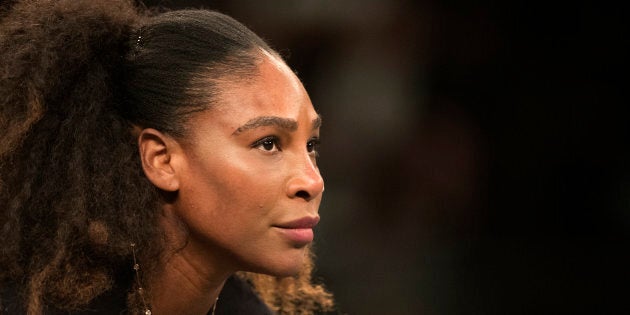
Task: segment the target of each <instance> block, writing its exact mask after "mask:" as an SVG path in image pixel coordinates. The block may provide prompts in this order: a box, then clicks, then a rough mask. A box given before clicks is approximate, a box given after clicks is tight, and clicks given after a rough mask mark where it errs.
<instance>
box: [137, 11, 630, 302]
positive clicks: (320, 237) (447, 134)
mask: <svg viewBox="0 0 630 315" xmlns="http://www.w3.org/2000/svg"><path fill="white" fill-rule="evenodd" d="M145 3H146V4H148V5H152V4H156V3H161V4H162V5H163V6H165V7H168V8H184V7H196V8H200V7H204V8H209V9H216V10H219V11H222V12H224V13H227V14H229V15H232V16H233V17H235V18H236V19H238V20H239V21H241V22H243V23H244V24H246V25H248V26H249V27H250V28H252V29H253V30H254V31H255V32H256V33H258V34H259V35H261V36H262V37H264V38H265V39H267V40H268V41H269V42H270V43H271V45H272V46H273V47H275V48H276V49H277V50H278V51H280V52H281V53H282V54H283V55H284V56H286V59H287V62H288V64H289V65H290V66H291V67H292V68H294V69H295V70H296V71H297V73H298V75H299V76H300V78H301V79H302V80H303V82H304V85H305V86H306V88H307V90H308V91H309V93H310V94H311V98H312V101H313V103H314V104H315V107H316V108H317V109H318V111H319V112H320V113H321V115H322V116H323V118H324V126H323V129H322V136H323V147H322V150H321V153H322V156H321V158H320V168H321V170H322V172H323V175H324V177H325V180H326V193H325V196H324V201H323V204H322V207H321V211H320V212H321V215H322V222H321V224H320V226H319V227H318V231H317V232H318V234H317V240H316V241H317V244H316V245H317V255H318V265H319V269H318V270H317V276H318V278H319V279H321V280H322V281H324V282H325V283H326V284H327V285H328V287H329V288H330V289H331V290H332V291H333V292H334V293H335V295H336V300H337V302H338V306H339V310H340V311H341V313H343V314H345V313H348V314H578V313H589V314H612V313H615V314H622V313H625V314H630V302H629V301H630V296H629V295H630V271H629V270H630V254H629V252H628V248H629V245H630V168H629V167H628V163H627V161H628V159H629V157H630V156H629V155H630V149H629V148H630V141H628V140H629V137H628V136H629V131H630V130H629V127H628V124H627V120H628V109H627V97H626V94H627V93H626V90H627V89H626V84H627V82H628V80H627V71H626V70H627V69H626V58H627V57H628V53H627V50H624V48H623V46H624V44H627V43H626V42H627V38H628V37H627V31H626V28H625V25H624V23H623V22H624V20H625V16H624V15H625V13H624V12H625V11H624V10H622V8H621V7H616V6H613V5H610V4H606V3H604V2H599V3H589V2H580V1H573V2H571V3H568V4H562V5H561V4H554V3H553V2H536V1H510V2H502V1H496V2H494V1H474V2H473V1H438V0H433V1H403V0H398V1H375V0H365V1H359V0H352V1H331V0H328V1H325V0H322V1H313V0H300V1H281V0H274V1H243V0H237V1H175V0H171V1H145Z"/></svg>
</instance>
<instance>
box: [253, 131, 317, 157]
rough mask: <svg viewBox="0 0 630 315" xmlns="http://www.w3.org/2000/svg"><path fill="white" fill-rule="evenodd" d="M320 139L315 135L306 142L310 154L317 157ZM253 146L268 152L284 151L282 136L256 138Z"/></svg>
mask: <svg viewBox="0 0 630 315" xmlns="http://www.w3.org/2000/svg"><path fill="white" fill-rule="evenodd" d="M319 145H320V140H319V138H318V137H313V138H311V139H309V140H308V141H307V142H306V152H308V154H310V155H313V156H315V157H317V156H318V155H319ZM251 147H252V148H254V149H258V150H261V151H264V152H267V153H275V152H280V151H282V146H281V145H280V138H278V137H276V136H267V137H264V138H261V139H258V140H256V141H255V142H254V143H252V144H251Z"/></svg>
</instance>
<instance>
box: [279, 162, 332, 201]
mask: <svg viewBox="0 0 630 315" xmlns="http://www.w3.org/2000/svg"><path fill="white" fill-rule="evenodd" d="M323 191H324V179H323V178H322V175H321V174H320V173H319V168H317V164H316V163H315V161H314V159H313V158H311V157H310V156H308V157H307V158H306V159H302V160H301V162H299V163H296V165H295V168H294V169H293V170H292V177H291V178H290V179H289V182H288V184H287V195H288V196H289V198H302V199H304V200H306V201H309V200H311V199H314V198H316V197H318V196H320V195H321V194H322V192H323Z"/></svg>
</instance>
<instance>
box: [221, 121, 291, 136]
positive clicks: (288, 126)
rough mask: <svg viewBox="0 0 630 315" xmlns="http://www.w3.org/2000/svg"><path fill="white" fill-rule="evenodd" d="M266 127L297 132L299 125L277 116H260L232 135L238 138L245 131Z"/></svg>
mask: <svg viewBox="0 0 630 315" xmlns="http://www.w3.org/2000/svg"><path fill="white" fill-rule="evenodd" d="M264 126H276V127H279V128H282V129H286V130H288V131H295V130H297V127H298V123H297V121H295V120H293V119H290V118H282V117H276V116H260V117H256V118H252V119H250V120H249V121H247V122H246V123H245V124H244V125H242V126H240V127H238V128H236V130H235V131H234V132H233V133H232V135H233V136H236V135H238V134H240V133H242V132H244V131H247V130H251V129H255V128H258V127H264Z"/></svg>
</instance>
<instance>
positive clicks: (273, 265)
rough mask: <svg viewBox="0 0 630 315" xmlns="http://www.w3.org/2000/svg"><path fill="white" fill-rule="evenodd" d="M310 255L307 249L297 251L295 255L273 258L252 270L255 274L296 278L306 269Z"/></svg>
mask: <svg viewBox="0 0 630 315" xmlns="http://www.w3.org/2000/svg"><path fill="white" fill-rule="evenodd" d="M307 255H308V253H307V251H306V250H305V249H295V250H294V252H293V253H291V254H286V255H279V256H276V257H272V259H270V260H269V261H267V263H264V264H260V265H258V266H256V267H254V268H251V269H252V271H253V272H256V273H263V274H267V275H271V276H276V277H292V276H296V275H297V274H299V273H300V271H302V270H303V269H304V263H305V262H306V257H307Z"/></svg>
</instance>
